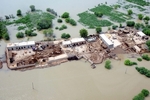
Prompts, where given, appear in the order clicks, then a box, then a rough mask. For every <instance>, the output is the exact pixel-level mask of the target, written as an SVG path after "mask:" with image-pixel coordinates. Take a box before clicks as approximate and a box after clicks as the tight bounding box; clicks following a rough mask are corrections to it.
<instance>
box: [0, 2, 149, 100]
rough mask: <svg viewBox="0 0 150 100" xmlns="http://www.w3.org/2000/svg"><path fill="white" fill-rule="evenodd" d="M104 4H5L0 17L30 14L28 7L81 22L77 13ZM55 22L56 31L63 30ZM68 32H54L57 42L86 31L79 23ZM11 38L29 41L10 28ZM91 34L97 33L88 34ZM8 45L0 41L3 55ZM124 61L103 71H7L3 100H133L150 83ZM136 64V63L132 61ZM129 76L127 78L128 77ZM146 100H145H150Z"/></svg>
mask: <svg viewBox="0 0 150 100" xmlns="http://www.w3.org/2000/svg"><path fill="white" fill-rule="evenodd" d="M107 1H109V2H108V3H110V4H111V3H115V2H116V1H117V0H115V1H114V0H113V1H112V0H107ZM101 2H102V3H104V2H105V0H101V1H99V0H90V1H89V0H88V1H87V0H80V1H77V0H76V1H75V0H37V1H35V0H15V2H14V0H9V1H8V0H2V1H1V3H2V4H3V6H0V9H1V10H0V14H1V15H2V16H3V15H5V14H15V13H16V10H18V9H21V10H22V11H23V12H26V11H27V10H29V5H31V4H33V5H35V6H36V8H39V9H42V10H45V9H46V8H47V7H50V8H53V9H54V10H55V11H57V12H58V14H62V12H64V11H68V12H70V14H71V17H72V18H74V19H75V20H77V19H78V16H76V14H77V13H79V12H83V11H85V10H87V9H88V8H92V7H94V6H95V5H97V4H99V3H101ZM56 20H57V19H55V20H54V22H53V23H54V27H56V26H58V27H60V26H61V25H62V24H64V23H62V24H57V21H56ZM66 25H67V27H68V29H67V30H63V31H58V30H54V33H55V34H56V38H60V36H61V33H63V32H66V33H70V34H71V36H72V37H78V36H79V29H81V28H85V27H83V26H82V25H80V24H79V23H78V25H77V26H75V27H72V26H70V25H69V24H66ZM8 30H9V33H10V36H11V39H10V42H21V41H27V40H28V38H24V39H16V37H15V34H16V32H17V31H16V27H12V26H8ZM88 31H89V33H90V34H93V33H95V30H92V29H91V30H90V29H89V30H88ZM42 39H44V36H43V34H42V33H40V32H39V33H38V36H36V37H33V38H30V39H29V40H34V41H38V40H42ZM6 43H7V41H3V40H2V41H0V45H1V46H0V50H1V52H0V55H2V54H4V49H5V47H6ZM120 57H121V58H122V61H115V60H112V69H111V70H107V69H105V68H104V63H102V64H99V65H97V68H96V69H92V68H91V66H90V64H89V63H88V62H85V60H80V61H72V62H68V63H64V64H61V65H58V66H54V67H49V68H44V69H34V70H28V71H23V72H22V71H11V70H9V69H8V68H7V67H6V64H4V67H3V68H2V69H0V79H1V81H0V100H131V99H132V98H133V97H134V96H135V95H137V94H138V93H139V92H140V91H141V90H142V89H143V88H145V89H148V90H150V86H149V83H150V79H148V78H146V77H145V76H143V75H140V74H139V73H138V72H137V71H136V70H135V68H134V67H135V66H133V67H127V66H124V65H123V61H124V59H125V58H126V57H127V56H124V55H120ZM131 60H132V61H136V59H131ZM138 64H139V66H145V67H147V68H148V69H150V68H149V62H146V61H142V62H140V63H139V62H138ZM125 72H126V74H125ZM149 99H150V97H147V98H146V100H149Z"/></svg>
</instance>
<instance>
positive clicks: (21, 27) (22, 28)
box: [18, 26, 26, 30]
mask: <svg viewBox="0 0 150 100" xmlns="http://www.w3.org/2000/svg"><path fill="white" fill-rule="evenodd" d="M25 28H26V26H19V27H18V30H24V29H25Z"/></svg>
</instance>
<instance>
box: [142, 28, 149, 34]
mask: <svg viewBox="0 0 150 100" xmlns="http://www.w3.org/2000/svg"><path fill="white" fill-rule="evenodd" d="M143 33H144V34H146V35H148V36H150V29H149V28H147V27H146V28H144V29H143Z"/></svg>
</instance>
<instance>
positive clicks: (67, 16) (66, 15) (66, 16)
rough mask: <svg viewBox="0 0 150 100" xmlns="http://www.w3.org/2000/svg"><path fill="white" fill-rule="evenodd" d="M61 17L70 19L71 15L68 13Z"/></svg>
mask: <svg viewBox="0 0 150 100" xmlns="http://www.w3.org/2000/svg"><path fill="white" fill-rule="evenodd" d="M61 17H62V18H69V13H68V12H64V13H63V14H62V16H61Z"/></svg>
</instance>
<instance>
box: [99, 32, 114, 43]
mask: <svg viewBox="0 0 150 100" xmlns="http://www.w3.org/2000/svg"><path fill="white" fill-rule="evenodd" d="M99 36H100V37H101V38H102V39H103V40H105V42H107V44H108V45H112V44H113V43H112V42H111V41H110V40H109V39H108V37H107V36H106V35H105V34H100V35H99Z"/></svg>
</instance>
